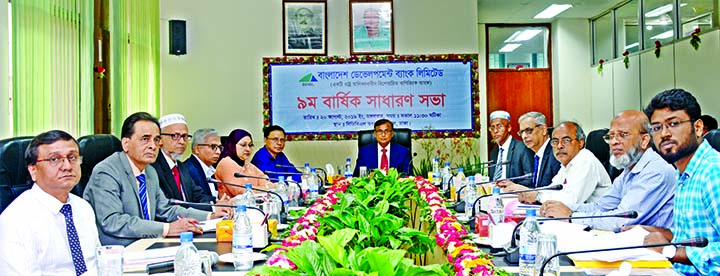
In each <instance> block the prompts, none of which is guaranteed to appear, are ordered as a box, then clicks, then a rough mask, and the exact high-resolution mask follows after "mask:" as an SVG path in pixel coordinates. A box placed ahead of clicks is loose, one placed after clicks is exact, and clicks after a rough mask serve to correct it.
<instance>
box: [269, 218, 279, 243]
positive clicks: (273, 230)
mask: <svg viewBox="0 0 720 276" xmlns="http://www.w3.org/2000/svg"><path fill="white" fill-rule="evenodd" d="M267 224H268V231H270V237H271V238H277V237H278V229H277V228H278V220H277V219H274V218H269V219H268V222H267Z"/></svg>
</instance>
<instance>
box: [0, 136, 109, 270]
mask: <svg viewBox="0 0 720 276" xmlns="http://www.w3.org/2000/svg"><path fill="white" fill-rule="evenodd" d="M81 163H82V157H81V156H80V149H79V147H78V144H77V141H75V138H73V137H72V136H70V134H67V133H66V132H64V131H60V130H51V131H48V132H45V133H41V134H39V135H38V136H36V137H35V138H33V140H32V141H31V142H30V145H29V146H28V148H27V150H26V151H25V164H26V165H27V167H28V171H29V172H30V176H31V177H32V179H33V181H35V184H34V185H33V186H32V188H31V189H30V190H27V191H25V192H24V193H22V194H20V196H18V197H17V198H16V199H15V200H14V201H13V202H12V203H11V204H10V206H8V207H7V209H5V211H4V212H3V213H2V215H0V275H3V276H12V275H97V264H96V256H95V248H96V247H97V246H99V245H100V241H99V240H98V232H97V229H96V228H95V213H93V209H92V207H90V204H88V203H87V202H86V201H85V200H83V199H82V198H80V197H78V196H76V195H74V194H71V193H70V190H72V188H73V187H74V186H75V185H76V184H77V183H78V182H79V181H80V171H81V170H80V164H81Z"/></svg>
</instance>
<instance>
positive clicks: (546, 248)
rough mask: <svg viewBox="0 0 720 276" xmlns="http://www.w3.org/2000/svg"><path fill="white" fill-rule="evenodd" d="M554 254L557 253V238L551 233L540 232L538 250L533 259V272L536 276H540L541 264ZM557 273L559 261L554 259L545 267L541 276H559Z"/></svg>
mask: <svg viewBox="0 0 720 276" xmlns="http://www.w3.org/2000/svg"><path fill="white" fill-rule="evenodd" d="M555 253H557V237H556V236H555V235H554V234H551V233H543V232H541V233H540V235H538V249H537V253H536V254H537V255H536V257H535V271H536V272H537V274H538V275H540V267H541V266H542V264H543V263H544V262H545V261H546V260H547V259H548V258H550V257H551V256H552V255H555ZM559 272H560V259H558V258H557V257H555V258H553V259H552V260H551V261H550V262H548V264H547V265H545V272H544V273H543V275H548V276H550V275H559Z"/></svg>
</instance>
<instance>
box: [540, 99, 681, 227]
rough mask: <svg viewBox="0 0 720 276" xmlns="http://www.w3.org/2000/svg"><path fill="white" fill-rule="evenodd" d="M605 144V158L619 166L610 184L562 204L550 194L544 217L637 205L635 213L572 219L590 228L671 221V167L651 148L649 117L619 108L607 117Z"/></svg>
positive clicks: (602, 212)
mask: <svg viewBox="0 0 720 276" xmlns="http://www.w3.org/2000/svg"><path fill="white" fill-rule="evenodd" d="M604 138H605V141H607V142H608V144H609V145H610V152H611V155H610V164H612V165H613V166H614V167H616V168H618V169H620V170H623V172H622V174H620V176H618V177H617V178H616V179H615V182H614V183H613V185H612V186H611V187H610V190H609V191H608V192H607V193H606V194H605V195H603V196H602V197H600V199H599V200H598V201H595V202H591V203H582V204H577V203H576V204H567V205H566V204H563V203H562V202H559V201H555V200H549V201H546V202H544V203H543V206H542V207H541V208H540V214H541V215H543V216H546V217H570V216H598V215H609V214H615V213H620V212H628V211H637V212H638V217H637V219H628V218H596V219H583V220H573V222H574V223H580V224H586V225H589V226H590V227H592V228H593V229H600V230H611V231H615V230H618V229H619V228H620V227H622V226H625V225H631V224H643V225H651V226H657V227H663V228H667V227H670V226H671V225H672V224H673V196H674V194H675V182H676V177H675V168H673V167H672V166H671V165H670V164H668V163H667V162H665V160H663V159H662V158H661V157H660V155H658V154H657V153H656V152H655V151H654V150H653V149H652V148H650V143H652V137H650V122H649V121H648V118H647V116H645V114H644V113H643V112H642V111H639V110H628V111H623V112H621V113H620V114H618V115H617V116H615V118H613V120H612V121H611V122H610V131H608V134H607V135H605V137H604Z"/></svg>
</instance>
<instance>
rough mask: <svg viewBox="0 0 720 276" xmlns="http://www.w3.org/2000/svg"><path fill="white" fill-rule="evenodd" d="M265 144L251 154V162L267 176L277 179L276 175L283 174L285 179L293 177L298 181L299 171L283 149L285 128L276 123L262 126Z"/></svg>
mask: <svg viewBox="0 0 720 276" xmlns="http://www.w3.org/2000/svg"><path fill="white" fill-rule="evenodd" d="M263 136H264V137H265V139H264V142H265V146H264V147H262V148H260V149H259V150H258V151H257V152H255V155H253V158H252V161H250V163H252V164H253V165H255V167H258V169H260V171H262V172H263V173H265V174H267V175H268V177H270V178H273V179H277V178H278V176H285V179H289V178H290V177H293V178H294V179H295V181H300V175H302V173H300V172H299V171H298V170H297V169H296V168H295V165H293V163H291V162H290V159H288V158H287V156H286V155H285V153H284V152H283V150H285V130H284V129H283V128H282V127H280V126H277V125H272V126H269V127H266V128H263Z"/></svg>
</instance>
